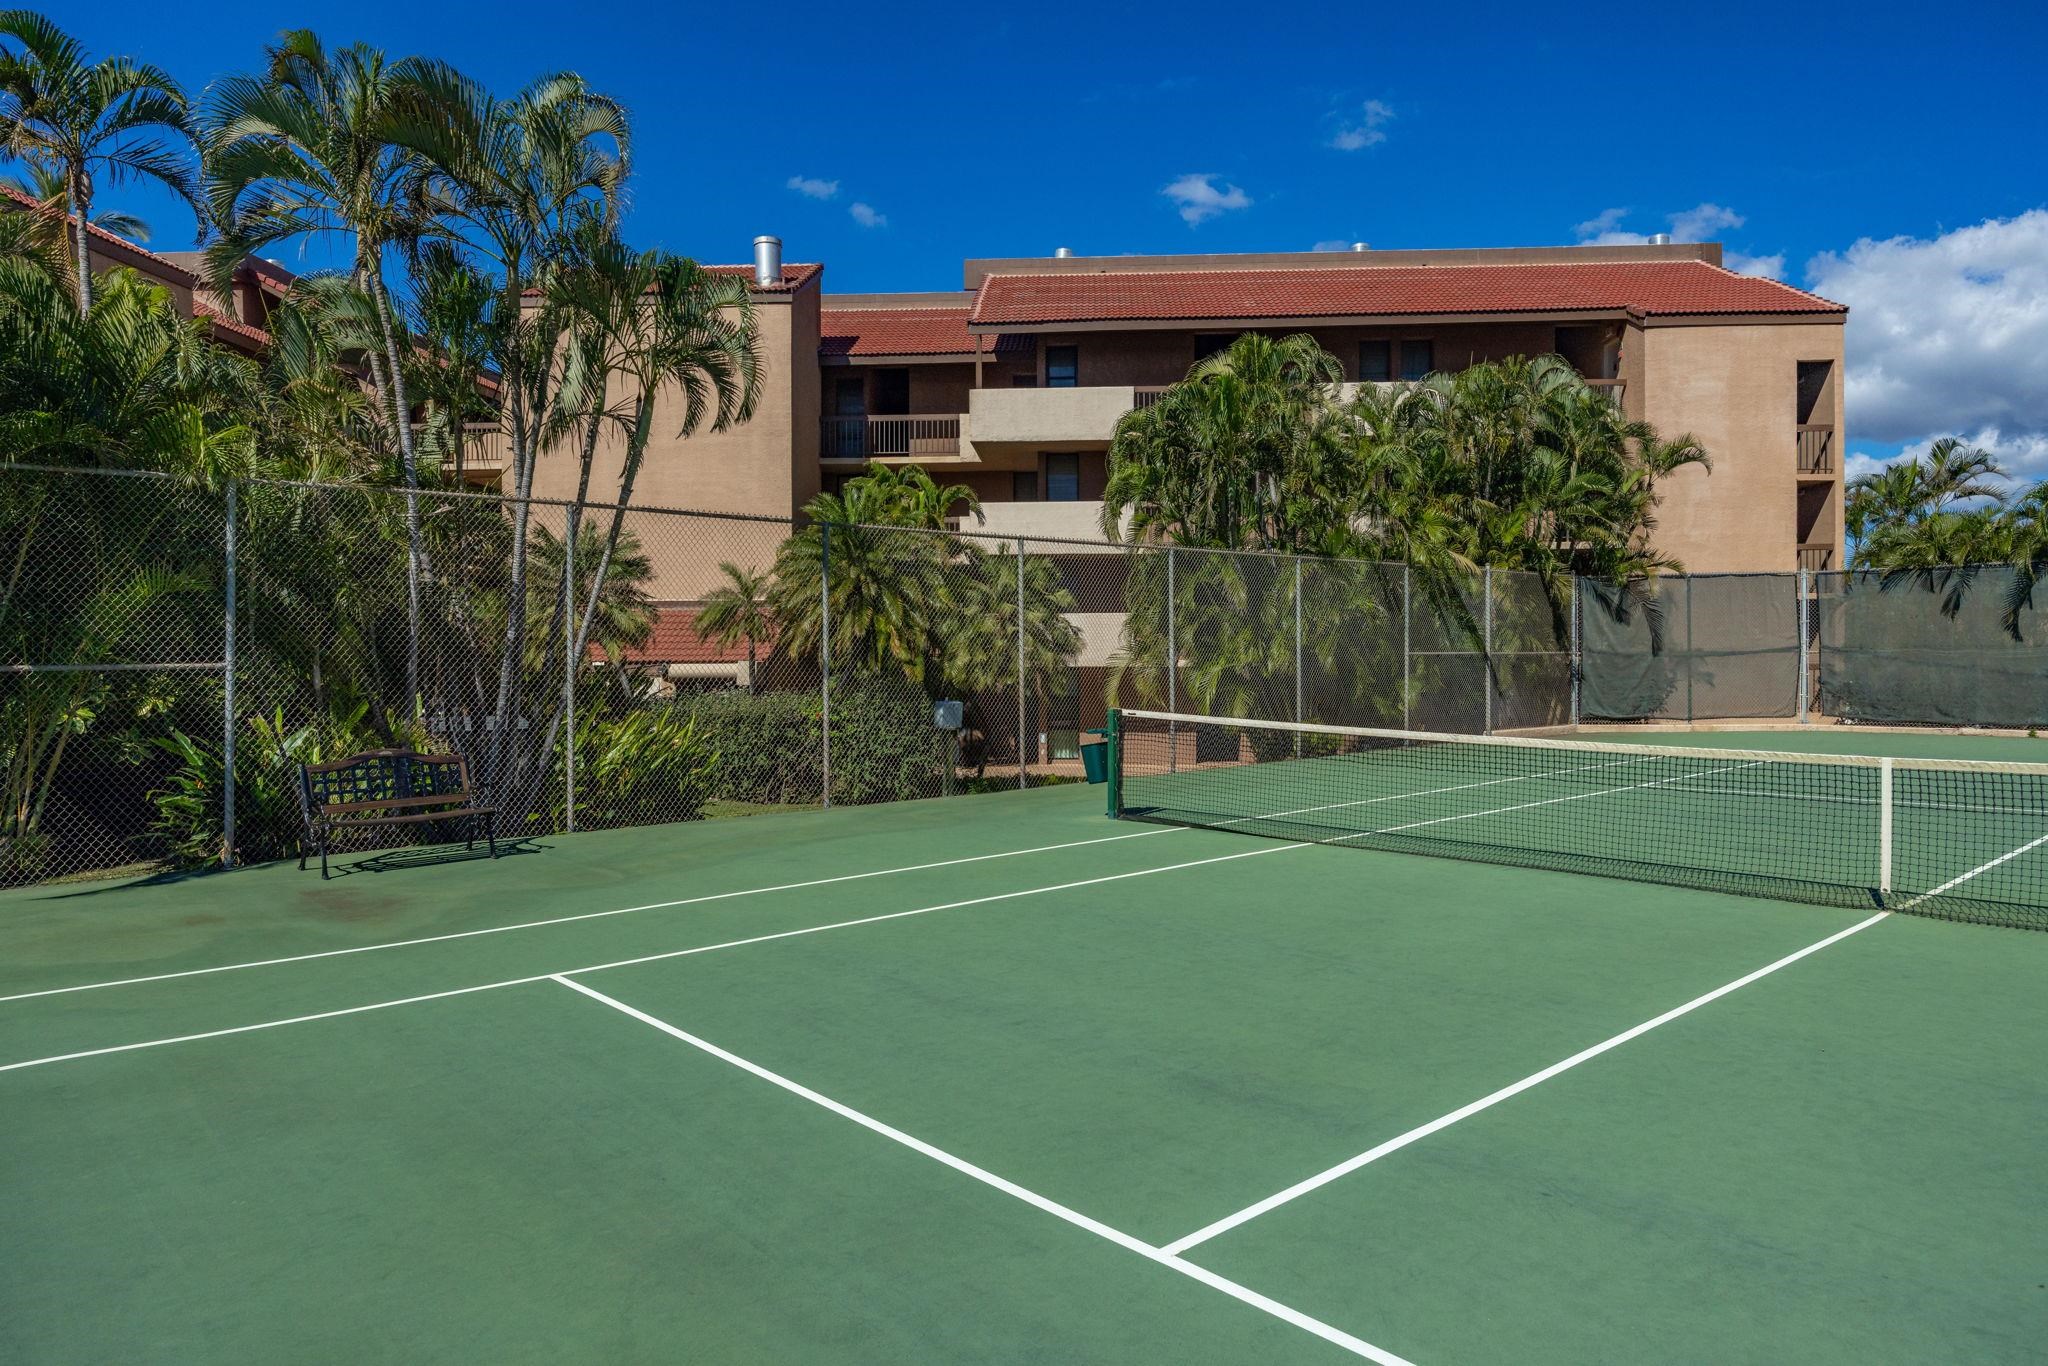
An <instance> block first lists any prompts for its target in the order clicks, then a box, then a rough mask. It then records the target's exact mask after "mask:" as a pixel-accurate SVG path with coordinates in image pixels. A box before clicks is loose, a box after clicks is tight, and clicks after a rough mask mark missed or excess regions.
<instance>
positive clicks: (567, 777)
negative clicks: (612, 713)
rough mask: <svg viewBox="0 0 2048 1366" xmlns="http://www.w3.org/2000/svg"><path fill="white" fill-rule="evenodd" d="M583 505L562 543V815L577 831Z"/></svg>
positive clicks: (573, 511) (573, 508)
mask: <svg viewBox="0 0 2048 1366" xmlns="http://www.w3.org/2000/svg"><path fill="white" fill-rule="evenodd" d="M582 512H583V508H582V506H581V505H580V504H574V503H572V504H571V505H570V506H569V512H568V519H569V526H568V533H569V534H568V539H566V540H564V541H563V542H562V545H563V547H564V549H563V552H562V622H563V627H564V629H563V631H562V816H563V823H564V824H565V825H566V826H567V827H568V830H569V833H571V834H574V833H575V831H576V549H577V545H576V542H577V537H579V536H580V535H581V534H582V531H583V528H582V526H581V525H580V524H579V523H580V520H581V514H582Z"/></svg>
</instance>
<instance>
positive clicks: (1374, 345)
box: [1358, 341, 1394, 384]
mask: <svg viewBox="0 0 2048 1366" xmlns="http://www.w3.org/2000/svg"><path fill="white" fill-rule="evenodd" d="M1393 377H1394V344H1393V343H1392V342H1390V341H1362V342H1360V343H1359V344H1358V378H1359V381H1360V382H1361V383H1365V384H1385V383H1386V382H1387V381H1388V380H1390V379H1392V378H1393Z"/></svg>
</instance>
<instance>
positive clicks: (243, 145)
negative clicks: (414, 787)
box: [202, 29, 447, 696]
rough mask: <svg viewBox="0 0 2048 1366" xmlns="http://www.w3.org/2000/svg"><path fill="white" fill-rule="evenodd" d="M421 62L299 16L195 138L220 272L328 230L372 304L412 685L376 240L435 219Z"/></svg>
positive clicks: (404, 419) (431, 226) (392, 346)
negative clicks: (323, 33)
mask: <svg viewBox="0 0 2048 1366" xmlns="http://www.w3.org/2000/svg"><path fill="white" fill-rule="evenodd" d="M430 74H431V73H430V68H429V67H428V66H427V64H425V63H422V62H420V61H418V60H417V59H406V60H403V61H399V62H392V61H389V60H388V59H387V58H386V57H385V55H384V54H383V53H382V52H379V51H377V50H376V49H375V48H372V47H369V46H367V45H365V44H362V43H355V44H351V45H350V46H348V47H344V48H341V49H339V50H337V51H334V52H329V51H328V50H327V48H326V46H325V45H324V44H323V43H322V42H321V41H320V39H319V37H318V36H317V35H315V34H314V33H312V32H311V31H310V30H307V29H297V30H293V31H291V32H288V33H286V34H284V35H283V36H282V37H280V38H279V40H278V41H277V43H276V44H275V45H273V46H272V47H270V48H269V49H267V61H266V65H265V70H264V72H263V74H262V75H260V76H251V75H237V76H229V77H226V78H224V79H223V80H221V81H219V82H218V83H216V84H215V86H214V87H213V89H212V92H211V94H210V95H209V97H208V99H207V104H206V109H205V116H204V136H203V139H202V145H203V149H204V152H205V168H206V178H207V194H208V198H209V200H210V201H211V205H212V211H213V217H214V220H215V222H216V223H218V224H219V226H220V236H219V238H218V240H217V241H216V242H215V243H214V244H213V245H212V246H211V247H209V248H208V251H207V256H208V263H209V265H210V267H211V269H212V272H213V274H214V275H215V277H216V278H217V280H218V281H220V282H225V281H226V279H227V278H228V276H229V274H230V273H231V272H232V271H233V269H234V267H235V266H236V265H237V264H238V263H239V262H240V261H241V260H242V259H243V258H244V257H245V256H248V255H251V254H252V253H255V252H258V251H260V250H262V249H263V248H264V247H267V246H269V245H271V244H272V243H275V242H278V241H282V240H285V239H287V238H296V237H302V236H305V235H309V234H315V233H322V232H331V233H337V234H340V235H341V236H343V237H345V238H347V239H348V240H349V241H350V243H351V244H352V247H353V251H354V261H353V265H352V267H351V272H350V273H351V279H352V280H353V282H354V283H355V285H356V286H357V287H358V288H360V289H362V290H363V291H364V292H365V293H366V294H367V295H368V296H369V298H370V300H371V301H372V302H373V304H374V305H375V311H374V320H375V323H376V336H377V340H378V342H379V345H378V346H377V347H375V348H372V349H371V350H370V351H369V352H368V357H369V363H370V375H371V379H372V382H373V384H374V385H375V387H376V390H377V394H378V398H379V408H380V410H381V413H382V416H383V418H384V419H385V420H387V421H389V422H390V424H391V431H392V432H393V435H394V443H393V444H394V445H395V446H396V447H397V450H398V459H399V469H400V474H401V478H402V481H403V484H404V487H405V489H406V492H407V499H406V542H407V548H408V555H407V561H406V596H407V602H408V604H409V608H410V611H411V614H412V625H411V633H412V637H413V638H412V640H411V641H410V642H409V646H408V656H407V668H406V686H407V689H408V691H409V692H410V693H411V694H412V695H414V696H417V694H418V689H419V641H418V634H419V614H420V581H421V579H422V577H423V576H424V575H425V574H426V572H427V568H426V551H425V544H424V540H423V537H422V535H421V531H420V508H419V499H418V497H417V493H418V489H419V465H418V462H417V459H416V458H415V454H414V449H413V433H412V411H411V410H412V405H411V404H410V403H409V402H408V401H407V398H406V368H407V367H406V363H405V362H406V355H405V352H406V351H408V350H409V349H410V345H411V343H410V340H409V339H407V340H406V341H405V342H404V343H403V347H402V345H401V340H400V338H399V335H398V330H397V328H396V327H395V326H394V325H393V321H392V319H393V312H394V310H393V306H392V301H391V295H390V291H389V289H388V288H387V286H386V283H385V278H384V258H385V254H386V252H388V251H390V250H393V249H395V248H407V247H413V246H416V245H417V244H418V243H420V242H421V241H422V240H423V239H425V238H427V237H429V236H432V235H434V234H435V233H437V232H439V231H440V230H441V229H440V227H439V224H438V222H437V219H436V217H435V214H434V212H433V208H434V205H433V204H432V202H431V200H430V198H429V196H428V195H427V194H426V187H427V186H428V184H429V181H430V176H429V168H428V166H427V163H426V162H425V161H424V160H423V159H422V158H421V157H420V156H419V154H417V153H416V152H414V151H413V150H412V148H413V147H414V145H416V144H419V143H423V142H428V141H431V140H432V139H433V138H434V137H435V135H436V133H437V130H438V125H440V124H443V123H445V122H446V120H447V114H446V111H445V110H443V109H441V108H440V107H438V106H437V104H436V101H435V99H434V95H435V93H436V91H437V89H438V87H436V86H435V85H434V84H433V82H432V81H431V79H430V78H429V77H430Z"/></svg>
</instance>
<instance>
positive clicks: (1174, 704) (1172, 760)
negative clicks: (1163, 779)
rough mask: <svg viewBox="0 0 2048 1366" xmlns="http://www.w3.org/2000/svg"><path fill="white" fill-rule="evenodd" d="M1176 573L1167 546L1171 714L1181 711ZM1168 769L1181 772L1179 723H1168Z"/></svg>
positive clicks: (1168, 659)
mask: <svg viewBox="0 0 2048 1366" xmlns="http://www.w3.org/2000/svg"><path fill="white" fill-rule="evenodd" d="M1173 599H1174V573H1173V547H1172V546H1168V547H1166V710H1167V711H1168V713H1170V714H1178V713H1179V711H1180V642H1179V641H1178V640H1176V639H1175V638H1174V631H1173V618H1174V610H1175V609H1174V605H1173ZM1166 771H1167V772H1168V773H1178V772H1180V729H1179V723H1178V722H1174V721H1168V722H1167V723H1166Z"/></svg>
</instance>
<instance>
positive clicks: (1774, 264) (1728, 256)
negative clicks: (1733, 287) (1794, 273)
mask: <svg viewBox="0 0 2048 1366" xmlns="http://www.w3.org/2000/svg"><path fill="white" fill-rule="evenodd" d="M1721 264H1722V265H1724V266H1726V267H1727V268H1728V269H1729V270H1732V271H1734V272H1735V273H1736V274H1737V275H1761V276H1763V277H1764V278H1765V279H1766V280H1782V279H1784V278H1785V253H1783V252H1778V253H1776V254H1774V255H1771V256H1750V255H1747V254H1746V253H1743V252H1739V251H1727V252H1723V253H1722V254H1721Z"/></svg>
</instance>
